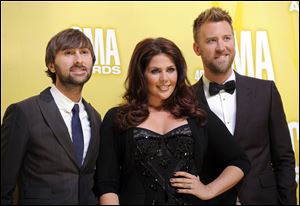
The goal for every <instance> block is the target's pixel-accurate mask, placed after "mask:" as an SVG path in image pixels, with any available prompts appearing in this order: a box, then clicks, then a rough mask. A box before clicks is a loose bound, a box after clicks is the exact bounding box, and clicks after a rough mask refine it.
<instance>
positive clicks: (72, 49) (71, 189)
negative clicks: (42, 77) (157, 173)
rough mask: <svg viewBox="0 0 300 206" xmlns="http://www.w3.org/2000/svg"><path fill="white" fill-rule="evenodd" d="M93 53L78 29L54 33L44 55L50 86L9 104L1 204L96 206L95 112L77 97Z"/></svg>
mask: <svg viewBox="0 0 300 206" xmlns="http://www.w3.org/2000/svg"><path fill="white" fill-rule="evenodd" d="M94 62H95V54H94V51H93V47H92V44H91V42H90V40H89V39H88V38H87V37H86V36H85V35H84V34H83V33H82V32H81V31H79V30H75V29H66V30H64V31H61V32H60V33H58V34H56V35H55V36H54V37H53V38H52V39H51V40H50V41H49V43H48V46H47V50H46V66H47V67H48V70H47V71H46V73H47V74H48V76H49V77H51V79H52V82H53V85H52V87H51V88H50V87H49V88H47V89H45V90H44V91H42V92H41V93H40V94H39V95H37V96H34V97H31V98H28V99H26V100H23V101H21V102H18V103H15V104H12V105H10V106H9V107H8V108H7V110H6V113H5V115H4V118H3V124H2V126H1V204H11V203H12V201H13V198H12V194H13V191H14V189H15V187H16V185H18V189H19V191H18V196H19V198H18V203H19V204H30V205H33V204H38V205H41V204H48V205H50V204H56V205H62V204H71V205H76V204H96V203H97V198H96V197H95V195H94V193H93V186H94V172H95V163H96V159H97V156H98V150H99V140H100V136H99V128H100V124H101V118H100V115H99V113H98V112H97V111H96V110H95V109H94V108H93V107H92V106H91V105H90V104H89V103H87V102H86V101H85V100H84V99H83V98H82V96H81V92H82V88H83V85H84V84H85V83H86V82H87V81H88V80H89V78H90V77H91V74H92V67H93V64H94Z"/></svg>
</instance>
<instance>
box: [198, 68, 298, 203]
mask: <svg viewBox="0 0 300 206" xmlns="http://www.w3.org/2000/svg"><path fill="white" fill-rule="evenodd" d="M193 88H194V89H195V92H196V94H197V96H198V98H199V100H200V102H202V103H203V104H205V105H208V103H207V101H206V98H205V95H204V91H203V81H202V79H200V80H199V81H198V82H197V83H196V84H195V85H194V86H193ZM236 95H237V110H236V125H235V131H234V138H235V139H236V141H237V142H239V144H240V146H241V147H242V148H243V149H244V150H245V152H246V154H247V156H248V158H249V160H250V162H251V170H250V172H249V173H248V175H247V176H246V177H245V178H244V180H243V182H242V184H241V185H239V186H240V187H237V188H234V189H232V190H230V191H228V192H227V193H225V194H223V195H221V196H219V197H217V198H215V199H214V200H212V201H211V203H213V204H235V202H236V195H237V191H238V197H239V199H240V201H241V203H242V204H296V181H295V157H294V152H293V148H292V145H291V139H290V134H289V129H288V126H287V122H286V117H285V113H284V110H283V105H282V101H281V98H280V94H279V92H278V90H277V88H276V86H275V84H274V82H273V81H267V80H260V79H255V78H251V77H246V76H242V75H239V74H238V73H236ZM210 158H211V159H210V160H209V161H207V162H206V163H205V166H204V168H207V169H206V171H204V173H203V174H202V175H203V176H204V179H206V180H207V181H210V180H211V179H213V178H214V176H216V175H218V174H219V173H220V171H221V170H222V168H217V167H216V166H217V165H218V164H215V163H214V161H213V159H214V157H213V154H210ZM202 180H203V179H202Z"/></svg>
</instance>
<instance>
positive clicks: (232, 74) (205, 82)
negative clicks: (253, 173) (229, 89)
mask: <svg viewBox="0 0 300 206" xmlns="http://www.w3.org/2000/svg"><path fill="white" fill-rule="evenodd" d="M231 80H234V81H235V72H234V71H232V73H231V75H230V76H229V77H228V79H227V80H225V82H224V83H223V84H225V83H226V82H228V81H231ZM210 82H211V81H210V80H208V79H207V78H206V76H205V75H203V85H204V89H205V90H207V91H208V88H209V83H210Z"/></svg>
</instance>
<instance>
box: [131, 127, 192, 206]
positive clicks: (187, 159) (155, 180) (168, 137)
mask: <svg viewBox="0 0 300 206" xmlns="http://www.w3.org/2000/svg"><path fill="white" fill-rule="evenodd" d="M133 137H134V145H135V149H134V161H135V165H136V169H137V172H136V174H137V175H138V176H139V177H138V178H139V179H140V180H141V181H142V182H143V185H144V190H145V192H146V198H145V204H152V205H157V204H158V205H162V204H171V205H175V204H189V203H190V202H189V201H191V199H193V198H192V197H191V195H184V194H179V193H176V189H175V188H173V187H171V185H170V182H169V179H170V178H171V177H172V176H173V173H174V172H175V171H186V172H189V173H192V174H196V167H195V163H194V140H193V137H192V132H191V129H190V128H189V126H188V124H185V125H182V126H179V127H177V128H175V129H173V130H172V131H170V132H168V133H166V134H164V135H161V134H158V133H156V132H153V131H151V130H148V129H145V128H135V129H134V130H133Z"/></svg>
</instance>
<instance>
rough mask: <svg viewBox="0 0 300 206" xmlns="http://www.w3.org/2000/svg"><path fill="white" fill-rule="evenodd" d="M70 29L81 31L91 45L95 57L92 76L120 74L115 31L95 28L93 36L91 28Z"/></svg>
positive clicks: (74, 27) (75, 27)
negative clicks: (96, 74)
mask: <svg viewBox="0 0 300 206" xmlns="http://www.w3.org/2000/svg"><path fill="white" fill-rule="evenodd" d="M72 28H73V29H78V30H80V31H82V32H83V33H84V34H85V35H86V36H87V37H88V38H89V39H90V40H91V42H92V44H93V48H94V52H95V56H96V61H95V65H94V67H93V74H95V73H98V74H121V67H120V57H119V51H118V45H117V40H116V33H115V30H113V29H107V30H103V29H101V28H96V29H95V31H94V35H93V33H92V28H83V29H82V28H80V27H77V26H73V27H72Z"/></svg>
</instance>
